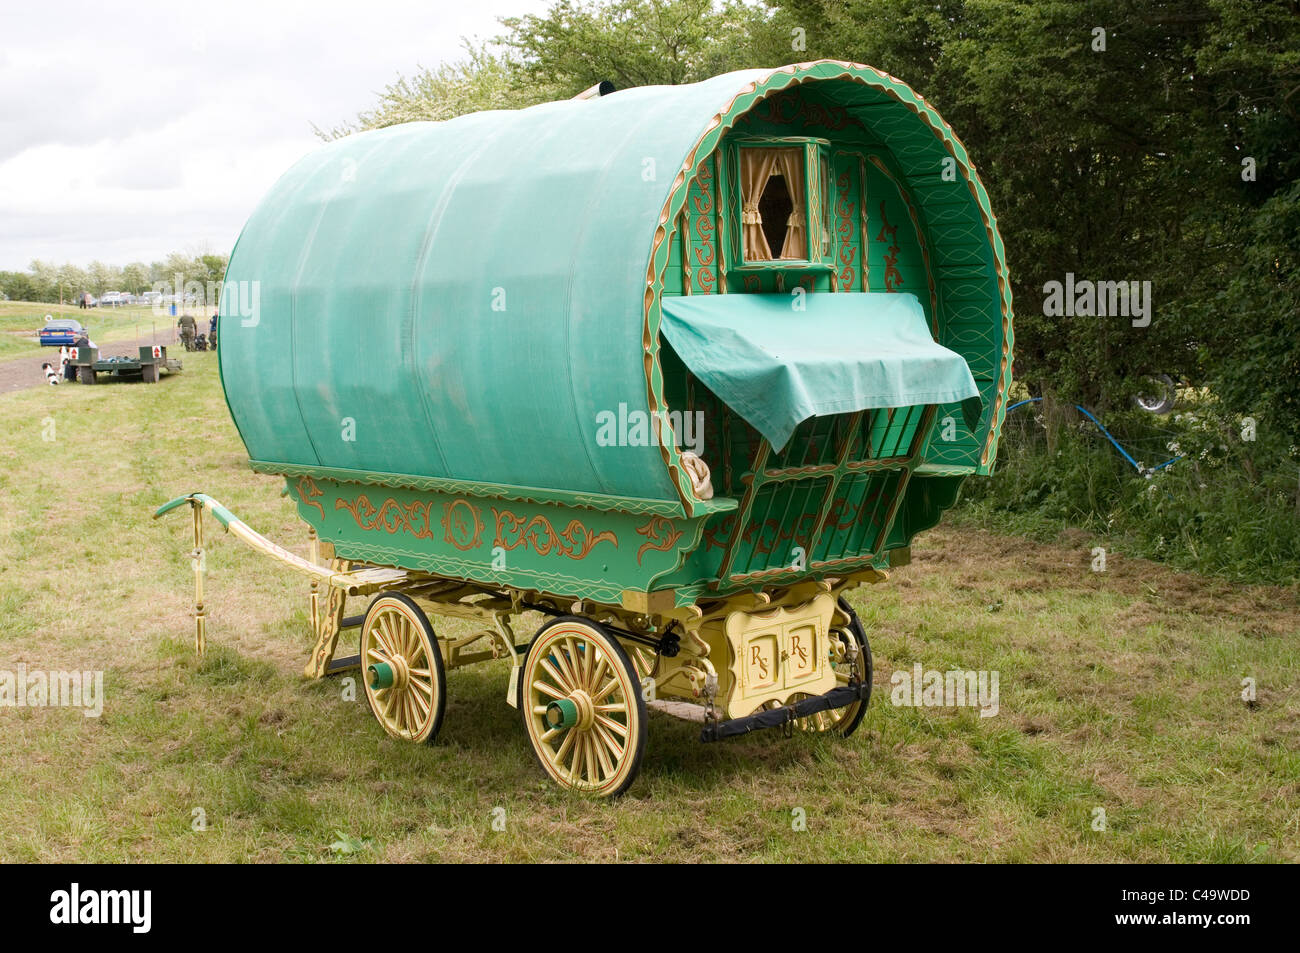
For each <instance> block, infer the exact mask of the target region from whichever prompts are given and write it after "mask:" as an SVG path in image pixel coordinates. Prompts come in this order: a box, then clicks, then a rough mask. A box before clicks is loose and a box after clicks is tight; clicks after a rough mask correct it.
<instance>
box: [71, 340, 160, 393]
mask: <svg viewBox="0 0 1300 953" xmlns="http://www.w3.org/2000/svg"><path fill="white" fill-rule="evenodd" d="M69 363H70V364H72V365H73V366H74V367H75V368H76V369H77V380H78V381H80V382H81V383H83V384H94V383H95V382H96V381H97V380H98V378H99V375H101V374H107V375H110V376H112V377H115V378H118V379H119V380H134V379H135V378H139V379H140V380H142V381H144V382H145V383H146V384H156V383H158V379H159V377H161V376H162V375H163V374H176V373H179V372H180V370H181V362H180V359H179V358H174V357H168V356H167V347H166V345H160V344H153V345H149V344H145V345H141V347H140V351H139V354H138V356H136V357H100V356H99V348H97V347H79V348H77V354H76V357H74V358H73V359H72V360H71V361H70V362H69Z"/></svg>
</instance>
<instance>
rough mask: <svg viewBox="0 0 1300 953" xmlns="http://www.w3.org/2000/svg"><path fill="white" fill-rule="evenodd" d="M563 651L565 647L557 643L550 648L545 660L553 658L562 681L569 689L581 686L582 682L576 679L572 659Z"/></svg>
mask: <svg viewBox="0 0 1300 953" xmlns="http://www.w3.org/2000/svg"><path fill="white" fill-rule="evenodd" d="M564 653H565V647H564V646H561V645H559V644H558V643H557V644H556V645H555V646H554V647H553V648H552V649H551V654H550V656H549V657H548V658H547V659H546V661H548V662H549V661H551V659H554V660H555V662H554V664H555V666H556V667H557V668H558V669H559V672H560V674H561V675H562V683H563V684H565V685H567V686H568V688H569V691H573V690H574V689H575V688H581V687H582V682H580V681H579V680H578V675H577V672H575V671H574V668H573V665H574V663H573V660H572V659H570V658H569V657H568V656H567V655H565V654H564Z"/></svg>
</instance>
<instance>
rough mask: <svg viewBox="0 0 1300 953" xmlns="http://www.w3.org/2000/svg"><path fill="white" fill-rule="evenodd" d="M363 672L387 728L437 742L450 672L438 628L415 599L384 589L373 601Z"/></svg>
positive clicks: (373, 706) (365, 636)
mask: <svg viewBox="0 0 1300 953" xmlns="http://www.w3.org/2000/svg"><path fill="white" fill-rule="evenodd" d="M361 674H362V683H363V684H364V685H365V689H366V701H367V702H369V703H370V710H371V711H372V712H374V713H375V717H376V718H377V719H379V723H380V724H381V725H383V727H384V731H386V732H388V734H389V735H391V736H392V737H394V738H400V739H402V740H404V741H422V742H427V743H430V744H432V743H433V740H434V738H436V737H437V736H438V728H439V727H440V726H441V725H442V714H443V709H444V708H445V707H446V705H447V675H446V673H445V671H444V669H443V664H442V655H441V654H440V653H439V652H438V639H437V637H436V636H435V635H434V634H433V627H432V626H431V625H429V619H428V617H427V616H426V615H425V614H424V611H423V610H422V609H421V608H420V607H419V606H418V605H416V604H415V602H414V601H412V600H411V599H410V598H408V597H406V596H403V595H401V594H399V593H393V592H384V593H380V594H379V595H378V596H376V597H375V599H374V601H373V602H371V603H370V608H369V609H368V610H366V620H365V622H364V623H362V626H361Z"/></svg>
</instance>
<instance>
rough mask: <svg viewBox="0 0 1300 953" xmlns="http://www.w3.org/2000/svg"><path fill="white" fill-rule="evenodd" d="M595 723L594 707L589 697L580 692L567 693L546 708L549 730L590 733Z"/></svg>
mask: <svg viewBox="0 0 1300 953" xmlns="http://www.w3.org/2000/svg"><path fill="white" fill-rule="evenodd" d="M595 723H596V705H595V703H594V702H593V701H592V700H591V696H590V695H588V694H587V693H586V692H584V691H582V690H578V691H574V692H570V693H569V697H568V698H559V699H556V700H555V701H553V702H550V703H549V704H548V705H547V706H546V724H547V725H549V726H550V727H551V728H559V729H565V728H577V729H578V730H580V731H590V730H591V726H592V725H594V724H595Z"/></svg>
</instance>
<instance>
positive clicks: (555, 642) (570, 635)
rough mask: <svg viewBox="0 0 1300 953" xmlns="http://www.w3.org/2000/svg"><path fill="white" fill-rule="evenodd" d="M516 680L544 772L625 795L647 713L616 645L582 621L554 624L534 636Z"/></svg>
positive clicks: (572, 784)
mask: <svg viewBox="0 0 1300 953" xmlns="http://www.w3.org/2000/svg"><path fill="white" fill-rule="evenodd" d="M520 678H521V688H522V691H521V692H520V699H521V703H520V708H521V709H522V710H523V716H524V725H525V727H526V728H527V730H528V739H529V741H531V742H532V745H533V752H534V753H535V754H536V755H537V760H538V761H539V762H541V765H542V768H543V769H544V770H545V771H546V773H547V774H549V775H550V776H551V778H552V779H553V780H554V781H556V782H557V783H559V784H560V785H561V786H563V787H566V788H572V789H574V790H577V791H582V792H584V793H587V794H595V795H597V796H600V797H611V796H614V795H618V794H622V793H623V792H624V791H625V790H627V788H628V786H629V785H630V784H631V783H632V782H633V781H634V780H635V779H636V774H637V771H638V769H639V768H640V766H641V755H642V753H643V752H644V751H645V742H646V709H645V700H644V699H643V698H642V697H641V692H640V683H639V681H638V680H637V677H636V669H635V668H634V667H633V665H632V662H631V660H630V659H629V658H628V656H627V652H626V651H624V649H623V646H621V645H620V644H619V643H618V640H617V639H615V638H614V637H613V636H612V635H610V633H609V632H608V631H607V630H606V629H605V628H604V627H603V626H601V625H599V624H598V623H595V622H592V621H590V620H588V619H580V618H577V617H573V616H565V617H563V618H559V619H555V620H554V621H552V622H549V623H547V624H546V625H544V626H543V627H542V628H541V629H540V630H539V631H538V633H537V635H536V636H535V637H534V638H533V644H532V645H531V646H530V647H529V649H528V655H527V657H526V658H525V660H524V665H523V670H522V672H521V674H520Z"/></svg>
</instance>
